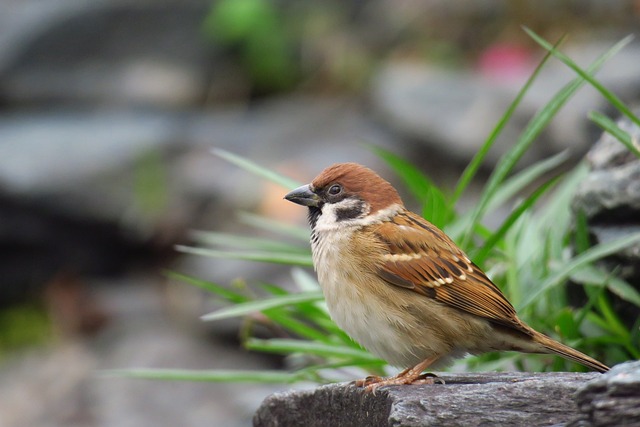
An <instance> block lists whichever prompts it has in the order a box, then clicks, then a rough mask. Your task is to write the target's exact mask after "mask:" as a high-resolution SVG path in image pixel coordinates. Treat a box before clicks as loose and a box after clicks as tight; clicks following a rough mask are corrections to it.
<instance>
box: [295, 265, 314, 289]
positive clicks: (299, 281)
mask: <svg viewBox="0 0 640 427" xmlns="http://www.w3.org/2000/svg"><path fill="white" fill-rule="evenodd" d="M291 277H293V281H294V282H295V283H296V285H298V289H300V291H302V292H311V291H313V292H316V291H318V290H319V289H320V284H319V283H318V281H317V280H316V278H315V277H313V276H312V275H310V274H309V273H308V272H307V271H305V270H303V269H302V268H298V267H296V268H293V269H292V270H291Z"/></svg>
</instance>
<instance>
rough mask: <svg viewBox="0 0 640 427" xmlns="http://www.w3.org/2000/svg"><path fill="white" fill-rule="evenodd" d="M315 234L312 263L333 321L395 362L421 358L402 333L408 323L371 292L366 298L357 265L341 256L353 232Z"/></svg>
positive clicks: (357, 340)
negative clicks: (404, 323) (355, 270)
mask: <svg viewBox="0 0 640 427" xmlns="http://www.w3.org/2000/svg"><path fill="white" fill-rule="evenodd" d="M316 233H319V234H318V238H317V239H316V242H315V243H314V242H313V241H312V252H313V263H314V266H315V268H316V271H317V273H318V281H319V282H320V286H321V287H322V291H323V293H324V296H325V299H326V302H327V307H328V309H329V314H330V315H331V318H332V319H333V321H334V322H336V324H337V325H338V326H339V327H340V328H341V329H342V330H344V331H345V332H346V333H347V334H348V335H349V336H350V337H351V338H353V339H354V340H355V341H356V342H358V343H359V344H360V345H362V346H363V347H365V348H366V349H367V350H369V351H370V352H372V353H373V354H375V355H376V356H378V357H380V358H382V359H384V360H386V361H388V362H389V363H391V364H392V365H396V366H401V367H407V366H409V365H412V364H415V363H417V361H420V360H421V357H422V355H415V354H413V351H414V350H413V349H412V348H410V346H409V344H408V343H407V341H406V339H405V337H404V334H402V333H400V331H401V330H402V328H403V327H409V325H403V321H402V320H401V319H400V318H399V317H397V316H393V314H392V313H391V312H390V310H389V309H388V308H389V307H388V306H385V304H384V302H381V301H376V300H375V299H374V298H372V295H371V293H368V295H367V297H366V298H365V297H364V296H363V295H362V292H363V287H362V286H354V285H353V280H354V279H355V278H354V277H353V272H354V266H353V265H349V264H348V262H347V261H345V259H344V258H343V257H341V256H340V254H341V253H343V252H342V251H343V250H344V246H345V245H347V244H348V239H349V237H348V235H349V234H350V233H345V232H344V230H324V231H318V230H316ZM359 280H362V278H361V277H360V278H359ZM361 283H362V282H361Z"/></svg>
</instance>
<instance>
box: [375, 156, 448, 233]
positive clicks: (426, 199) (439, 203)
mask: <svg viewBox="0 0 640 427" xmlns="http://www.w3.org/2000/svg"><path fill="white" fill-rule="evenodd" d="M371 149H372V150H373V151H374V152H375V153H376V154H377V155H378V156H379V157H380V158H382V159H383V160H384V161H385V162H386V163H387V164H388V165H389V167H391V169H393V171H394V172H395V173H396V174H397V175H398V176H399V177H400V178H401V179H402V181H403V182H404V184H405V185H406V186H407V188H408V189H409V191H410V192H411V194H412V195H413V196H414V197H415V198H416V200H418V202H420V204H421V206H422V209H423V216H424V217H425V218H427V219H428V220H429V221H431V222H432V223H433V224H434V225H436V226H437V227H440V228H442V227H444V226H445V225H447V224H448V223H449V222H450V221H451V220H452V219H453V218H454V216H455V211H454V209H453V205H452V204H451V203H450V202H449V201H448V197H447V196H446V195H445V194H444V193H443V192H442V190H440V189H439V188H438V187H437V186H436V185H435V184H434V183H433V182H432V181H431V180H430V179H429V178H427V176H425V175H424V174H423V173H422V172H421V171H420V170H419V169H418V168H416V167H415V166H414V165H413V164H411V163H409V162H407V161H406V160H404V159H403V158H401V157H399V156H397V155H396V154H394V153H392V152H390V151H387V150H385V149H383V148H380V147H375V146H374V147H371Z"/></svg>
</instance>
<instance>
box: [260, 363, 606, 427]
mask: <svg viewBox="0 0 640 427" xmlns="http://www.w3.org/2000/svg"><path fill="white" fill-rule="evenodd" d="M599 376H600V374H595V373H538V374H532V373H515V372H514V373H482V374H456V375H453V374H446V375H442V376H441V378H443V379H444V380H445V381H446V384H444V385H442V384H436V385H423V386H404V387H387V388H384V389H380V390H378V391H377V392H376V394H367V393H365V392H363V391H362V390H361V389H357V388H355V387H353V386H350V385H347V384H336V385H329V386H323V387H319V388H317V389H315V390H308V391H290V392H285V393H278V394H274V395H271V396H269V397H267V399H265V401H264V402H263V403H262V405H261V406H260V408H259V409H258V412H257V413H256V415H255V417H254V419H253V423H254V426H261V427H262V426H297V425H305V426H310V427H311V426H370V425H376V426H383V425H388V426H460V425H464V426H469V427H471V426H486V425H501V426H522V425H527V426H543V425H544V426H549V425H554V424H561V423H565V422H568V421H570V420H572V419H574V418H576V417H577V416H578V409H577V407H576V405H575V402H574V400H573V393H574V392H575V391H576V390H577V389H578V388H579V387H580V386H581V385H583V384H584V383H585V382H586V381H588V380H591V379H594V378H597V377H599Z"/></svg>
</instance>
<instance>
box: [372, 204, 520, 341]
mask: <svg viewBox="0 0 640 427" xmlns="http://www.w3.org/2000/svg"><path fill="white" fill-rule="evenodd" d="M373 227H374V232H375V233H376V235H377V236H378V238H379V239H380V241H381V242H382V243H383V246H384V250H385V253H384V255H383V256H384V257H385V262H384V263H383V264H382V265H381V267H380V275H381V277H382V278H383V279H384V280H385V281H387V282H388V283H390V284H392V285H395V286H400V287H403V288H409V289H412V290H413V291H415V292H418V293H420V294H422V295H425V296H426V297H429V298H434V299H435V300H437V301H440V302H442V303H444V304H447V305H450V306H452V307H455V308H457V309H460V310H463V311H466V312H468V313H471V314H475V315H476V316H480V317H484V318H486V319H489V320H491V321H493V322H497V323H500V324H502V325H505V326H508V327H510V328H513V329H516V330H518V331H521V332H524V333H526V334H528V335H530V334H531V331H530V330H529V328H527V327H526V326H524V325H523V324H522V322H521V321H520V320H519V319H518V317H517V316H516V311H515V309H514V308H513V306H512V305H511V303H509V301H507V299H506V298H505V296H504V295H503V294H502V292H501V291H500V289H498V287H497V286H496V285H495V284H494V283H493V282H491V280H490V279H489V278H488V277H487V276H486V275H485V274H484V273H483V272H482V270H480V269H479V268H478V267H477V266H476V265H475V264H473V263H472V262H471V260H469V258H468V257H467V256H466V255H465V254H464V252H462V251H461V250H460V249H459V248H458V247H457V246H456V245H455V243H453V241H452V240H451V239H449V238H448V237H447V236H446V235H445V234H444V233H442V232H440V231H439V230H438V229H437V228H436V227H435V226H434V225H432V224H431V223H429V222H428V221H426V220H424V219H423V218H421V217H419V216H417V215H415V214H413V213H411V212H402V213H400V214H398V215H396V216H395V217H394V219H393V220H392V221H390V222H385V223H382V224H378V225H375V226H373Z"/></svg>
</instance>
